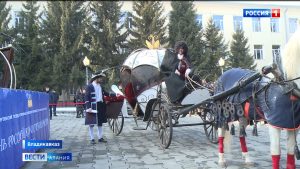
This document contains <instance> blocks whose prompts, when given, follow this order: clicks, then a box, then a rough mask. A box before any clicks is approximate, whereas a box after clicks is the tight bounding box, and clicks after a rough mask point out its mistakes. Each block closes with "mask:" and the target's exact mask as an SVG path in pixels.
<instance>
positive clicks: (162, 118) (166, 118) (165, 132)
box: [158, 104, 173, 149]
mask: <svg viewBox="0 0 300 169" xmlns="http://www.w3.org/2000/svg"><path fill="white" fill-rule="evenodd" d="M172 134H173V127H172V116H171V113H170V112H169V107H168V106H167V105H166V104H161V106H160V112H159V114H158V137H159V140H160V146H161V147H162V148H164V149H166V148H168V147H169V146H170V144H171V140H172Z"/></svg>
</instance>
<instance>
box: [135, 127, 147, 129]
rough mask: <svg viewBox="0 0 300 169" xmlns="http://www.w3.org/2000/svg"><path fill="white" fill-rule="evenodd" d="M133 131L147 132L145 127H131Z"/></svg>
mask: <svg viewBox="0 0 300 169" xmlns="http://www.w3.org/2000/svg"><path fill="white" fill-rule="evenodd" d="M132 129H133V130H147V129H146V128H145V127H133V128H132Z"/></svg>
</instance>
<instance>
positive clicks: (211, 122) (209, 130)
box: [201, 110, 218, 144]
mask: <svg viewBox="0 0 300 169" xmlns="http://www.w3.org/2000/svg"><path fill="white" fill-rule="evenodd" d="M211 112H212V111H211V110H210V111H205V112H203V114H202V115H201V119H202V120H203V122H204V123H205V124H204V125H203V127H204V131H205V135H206V137H207V138H208V140H209V141H210V142H211V143H214V144H217V143H218V126H217V122H216V116H215V115H214V114H213V113H211Z"/></svg>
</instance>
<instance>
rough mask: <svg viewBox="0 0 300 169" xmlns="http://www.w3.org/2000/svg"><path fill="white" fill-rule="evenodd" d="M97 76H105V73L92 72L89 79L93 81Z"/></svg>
mask: <svg viewBox="0 0 300 169" xmlns="http://www.w3.org/2000/svg"><path fill="white" fill-rule="evenodd" d="M98 77H106V75H105V74H104V73H103V72H99V73H95V74H92V78H91V81H94V80H95V79H96V78H98Z"/></svg>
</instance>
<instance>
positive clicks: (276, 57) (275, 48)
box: [272, 45, 281, 65]
mask: <svg viewBox="0 0 300 169" xmlns="http://www.w3.org/2000/svg"><path fill="white" fill-rule="evenodd" d="M272 55H273V63H276V64H277V65H281V59H280V58H281V56H280V45H272Z"/></svg>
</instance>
